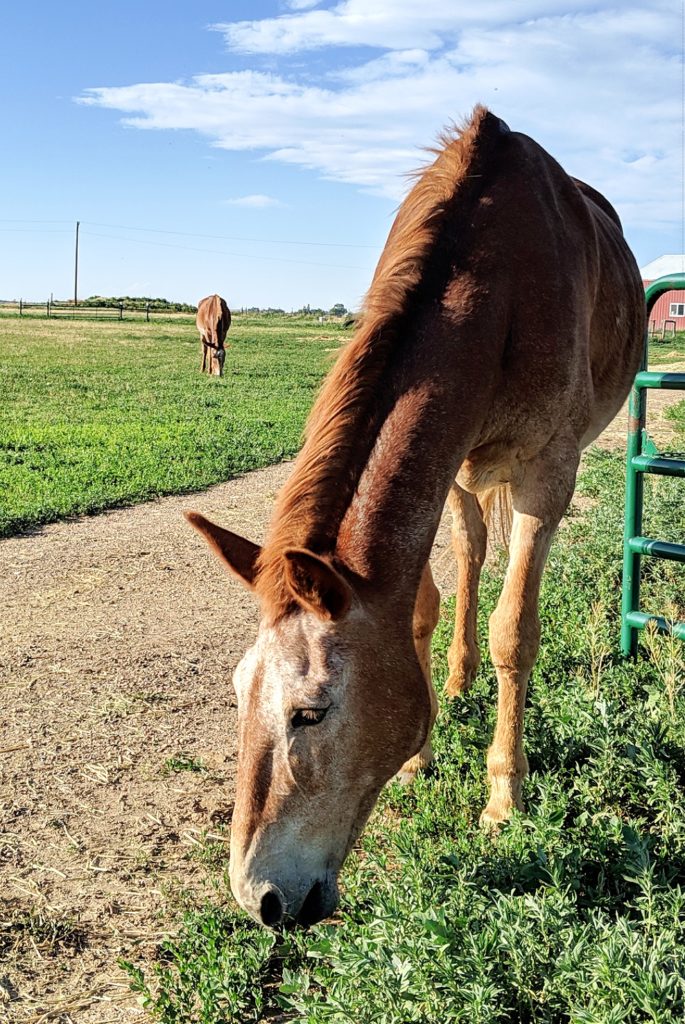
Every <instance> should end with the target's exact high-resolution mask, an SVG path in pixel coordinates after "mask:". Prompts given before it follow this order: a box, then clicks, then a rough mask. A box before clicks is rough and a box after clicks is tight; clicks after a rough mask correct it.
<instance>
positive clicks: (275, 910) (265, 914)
mask: <svg viewBox="0 0 685 1024" xmlns="http://www.w3.org/2000/svg"><path fill="white" fill-rule="evenodd" d="M259 916H260V917H261V919H262V924H265V925H266V927H267V928H273V927H274V925H277V924H280V922H281V920H282V919H283V906H282V904H281V901H280V899H279V896H278V894H277V893H276V892H274V890H273V889H268V890H267V892H265V893H264V895H263V896H262V902H261V903H260V905H259Z"/></svg>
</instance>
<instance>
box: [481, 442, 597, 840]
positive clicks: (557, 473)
mask: <svg viewBox="0 0 685 1024" xmlns="http://www.w3.org/2000/svg"><path fill="white" fill-rule="evenodd" d="M578 458H579V453H578V446H577V444H576V443H575V442H574V441H572V440H564V439H557V438H553V439H552V441H551V442H550V444H549V445H548V448H547V449H546V450H545V452H544V453H543V454H542V455H541V456H540V457H539V458H538V459H536V460H535V461H534V462H532V463H529V464H528V466H527V467H526V472H525V475H524V477H523V479H522V481H521V482H520V483H517V484H516V485H513V484H512V499H513V504H514V522H513V528H512V534H511V543H510V547H509V566H508V568H507V573H506V576H505V579H504V586H503V588H502V593H501V596H500V599H499V602H498V604H497V607H496V609H495V611H494V612H493V614H492V615H491V617H490V653H491V655H492V661H493V664H494V666H495V669H496V671H497V685H498V702H497V725H496V727H495V735H494V737H493V741H492V745H491V747H490V749H489V751H488V759H487V764H488V778H489V781H490V799H489V801H488V805H487V807H486V808H485V810H484V811H483V814H482V815H481V821H483V822H484V823H486V824H487V823H491V824H497V823H499V822H502V821H504V820H505V819H506V818H508V817H509V816H510V814H511V812H512V810H513V809H514V808H515V807H516V808H519V809H521V808H522V807H523V804H522V801H521V784H522V782H523V779H524V778H525V776H526V775H527V774H528V760H527V758H526V755H525V753H524V750H523V715H524V706H525V703H526V690H527V687H528V679H529V677H530V673H531V670H532V668H533V664H534V662H535V658H536V656H537V652H538V647H539V644H540V618H539V615H538V598H539V594H540V580H541V577H542V571H543V569H544V567H545V562H546V561H547V555H548V553H549V549H550V545H551V543H552V538H553V537H554V533H555V531H556V528H557V526H558V525H559V521H560V519H561V517H562V515H563V514H564V511H565V509H566V507H567V506H568V503H569V501H570V500H571V496H572V494H573V489H574V486H575V479H576V470H577V468H578Z"/></svg>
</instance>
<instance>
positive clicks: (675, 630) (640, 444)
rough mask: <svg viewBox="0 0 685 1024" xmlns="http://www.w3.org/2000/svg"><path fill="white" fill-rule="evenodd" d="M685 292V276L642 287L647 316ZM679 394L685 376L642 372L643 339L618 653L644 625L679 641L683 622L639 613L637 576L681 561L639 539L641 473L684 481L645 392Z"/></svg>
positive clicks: (678, 552)
mask: <svg viewBox="0 0 685 1024" xmlns="http://www.w3.org/2000/svg"><path fill="white" fill-rule="evenodd" d="M683 287H685V274H673V275H670V276H668V277H660V278H658V280H656V281H652V282H651V284H649V285H648V286H647V290H646V292H645V301H646V304H647V313H648V316H649V313H650V312H651V310H652V308H653V307H654V305H655V303H656V301H657V299H658V298H659V296H660V295H663V294H664V292H667V291H671V290H673V289H675V288H679V289H680V288H683ZM656 388H658V389H662V390H668V391H685V373H659V372H658V371H657V372H654V371H649V370H648V369H647V339H645V347H644V352H643V356H642V365H641V367H640V371H639V373H638V374H637V376H636V377H635V381H634V383H633V388H632V391H631V392H630V399H629V403H628V448H627V457H626V502H625V520H624V529H623V587H622V598H621V650H622V651H623V653H624V654H626V655H632V656H633V657H634V656H635V655H636V654H637V640H638V632H639V630H641V629H646V628H647V627H648V626H649V624H650V623H651V624H652V625H653V628H655V629H657V630H658V631H659V632H660V633H672V634H673V635H674V636H677V637H679V638H680V639H681V640H685V622H669V621H668V620H667V619H666V618H665V617H664V616H663V615H656V614H651V613H650V614H648V613H645V612H642V611H640V575H641V564H640V563H641V559H642V558H643V557H645V556H646V557H651V558H666V559H669V560H670V561H674V562H685V544H673V543H671V542H669V541H664V540H658V539H656V538H653V537H644V536H643V535H642V505H643V482H644V476H645V473H655V474H657V475H658V476H671V477H680V478H681V479H682V478H685V457H683V453H681V452H660V451H658V449H657V447H656V445H655V444H654V442H653V441H652V439H651V437H650V436H649V434H648V433H647V429H646V419H647V392H648V391H651V390H654V389H656Z"/></svg>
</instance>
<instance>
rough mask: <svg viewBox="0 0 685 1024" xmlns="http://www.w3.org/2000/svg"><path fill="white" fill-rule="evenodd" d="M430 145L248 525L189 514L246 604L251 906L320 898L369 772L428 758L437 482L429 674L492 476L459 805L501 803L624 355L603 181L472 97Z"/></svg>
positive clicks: (509, 793) (243, 685) (245, 812)
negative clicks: (482, 775)
mask: <svg viewBox="0 0 685 1024" xmlns="http://www.w3.org/2000/svg"><path fill="white" fill-rule="evenodd" d="M441 141H442V145H441V148H440V149H439V151H438V153H437V158H436V160H435V162H434V163H433V164H432V165H431V166H429V167H427V168H426V169H425V170H424V171H423V172H422V173H421V174H420V176H419V178H418V181H417V182H416V184H415V186H414V188H413V189H412V191H411V192H410V194H409V196H408V197H407V198H406V200H405V201H404V203H403V204H402V206H401V207H400V210H399V213H398V215H397V218H396V220H395V223H394V225H393V227H392V230H391V232H390V236H389V238H388V241H387V243H386V246H385V249H384V251H383V254H382V255H381V258H380V261H379V264H378V267H377V269H376V272H375V275H374V278H373V282H372V284H371V288H370V290H369V294H368V296H367V299H366V305H365V310H364V315H363V319H362V321H361V324H360V326H359V327H358V329H357V331H356V334H355V336H354V337H353V339H352V340H351V342H350V343H349V345H348V346H347V347H346V348H345V350H344V351H343V353H342V354H341V356H340V357H339V359H338V362H337V364H336V366H335V367H334V369H333V371H332V372H331V374H330V375H329V377H328V379H327V381H326V383H325V384H324V386H323V389H322V391H321V393H320V395H319V398H318V400H317V402H316V405H315V406H314V410H313V412H312V414H311V417H310V419H309V424H308V428H307V435H306V440H305V444H304V447H303V448H302V451H301V452H300V455H299V457H298V459H297V461H296V463H295V466H294V469H293V472H292V475H291V477H290V479H289V481H288V482H287V484H286V485H285V487H284V488H283V490H282V491H281V493H280V495H279V497H278V499H277V502H276V508H275V512H274V516H273V520H272V525H271V529H270V533H269V535H268V537H267V541H266V544H265V546H264V547H263V548H262V549H260V548H259V547H258V546H257V545H256V544H253V543H252V542H251V541H248V540H245V539H243V538H242V537H239V536H237V535H236V534H234V533H231V532H230V531H228V530H225V529H223V528H222V527H219V526H216V525H214V524H213V523H210V522H209V521H208V520H206V519H205V518H204V517H203V516H200V515H198V514H196V513H191V514H189V519H190V521H191V523H192V524H193V526H195V528H196V529H197V530H199V532H200V533H201V534H203V536H204V537H205V538H206V540H207V541H208V542H209V544H210V545H211V547H212V548H213V549H214V551H215V552H216V553H217V554H218V555H219V556H220V557H221V558H222V559H223V561H224V562H225V563H226V564H227V565H228V566H229V567H230V568H231V569H232V570H233V572H235V573H236V574H237V575H238V576H239V577H240V578H241V579H242V580H243V582H244V583H245V585H246V586H247V587H249V588H250V589H252V590H254V592H255V593H256V595H257V597H258V598H259V600H260V603H261V621H260V625H259V632H258V635H257V640H256V642H255V644H254V646H253V647H252V648H251V649H250V650H249V651H248V652H247V653H246V654H245V656H244V658H243V659H242V661H241V662H240V664H239V665H238V667H237V669H236V672H235V687H236V692H237V696H238V730H239V737H238V742H239V755H238V777H237V797H236V804H235V813H234V817H233V831H232V840H231V882H232V886H233V891H234V893H235V895H236V897H237V899H238V900H239V902H240V903H241V904H242V906H243V907H244V908H245V909H246V910H248V911H249V912H250V914H252V915H253V916H254V917H255V918H256V919H257V920H258V921H261V922H262V923H264V924H266V925H274V924H276V923H278V922H280V921H281V920H282V919H283V918H284V917H286V916H291V917H294V918H296V919H297V920H299V921H301V922H303V923H309V922H312V921H316V920H319V919H320V918H322V917H324V916H326V915H327V914H329V913H330V912H331V911H332V909H333V908H334V906H335V903H336V899H337V875H338V871H339V869H340V866H341V864H342V863H343V861H344V859H345V857H346V855H347V853H348V852H349V850H350V849H351V847H352V845H353V843H354V842H355V840H356V838H357V836H358V835H359V833H360V831H361V829H362V828H363V826H364V823H365V822H366V819H367V818H368V816H369V813H370V812H371V809H372V808H373V805H374V803H375V801H376V799H377V797H378V794H379V792H380V790H381V788H382V786H383V785H384V783H385V782H387V781H388V779H390V778H391V777H392V776H393V775H394V774H395V773H397V772H398V771H402V772H403V773H404V775H405V776H409V777H410V776H411V775H412V774H413V773H414V772H415V771H416V770H417V768H419V767H421V766H423V765H425V764H427V763H428V762H429V760H430V758H431V746H430V732H431V728H432V725H433V721H434V718H435V714H436V701H435V697H434V694H433V690H432V686H431V682H430V639H431V633H432V631H433V628H434V627H435V624H436V622H437V619H438V612H439V595H438V592H437V590H436V587H435V585H434V583H433V580H432V577H431V572H430V568H429V564H428V557H429V554H430V550H431V546H432V543H433V538H434V536H435V532H436V528H437V525H438V522H439V519H440V514H441V512H442V508H443V505H444V503H445V500H446V499H447V500H448V501H449V504H450V508H451V510H452V513H453V517H454V532H453V542H454V551H455V555H456V560H457V566H458V579H457V599H456V628H455V636H454V642H453V644H452V647H451V650H450V654H449V666H450V677H449V680H448V682H447V692H448V693H449V694H450V695H456V694H459V693H463V692H464V691H465V690H467V689H468V687H469V686H470V685H471V682H472V679H473V676H474V674H475V672H476V668H477V665H478V645H477V637H476V602H477V595H478V581H479V576H480V570H481V566H482V564H483V559H484V556H485V550H486V540H487V521H486V520H487V516H486V515H485V514H484V513H485V512H487V509H488V508H489V507H490V506H492V505H493V503H494V502H495V501H496V500H499V499H501V498H502V496H503V497H504V499H505V501H504V504H505V505H506V504H508V503H510V504H511V506H513V526H512V530H511V542H510V549H509V566H508V569H507V573H506V576H505V579H504V585H503V589H502V594H501V597H500V600H499V603H498V605H497V608H496V610H495V612H494V613H493V615H492V617H491V619H490V651H491V655H492V660H493V662H494V665H495V668H496V671H497V678H498V686H499V700H498V714H497V726H496V729H495V735H494V738H493V742H492V745H491V747H490V750H489V752H488V758H487V767H488V775H489V780H490V799H489V802H488V805H487V807H486V808H485V810H484V812H483V820H484V821H485V822H486V823H494V824H497V823H500V822H502V821H503V820H505V819H506V818H507V817H508V816H509V815H510V814H511V812H512V809H514V808H517V807H519V808H520V807H521V806H522V804H521V784H522V780H523V779H524V777H525V775H526V772H527V761H526V756H525V753H524V750H523V711H524V704H525V699H526V687H527V683H528V678H529V675H530V671H531V668H532V665H533V662H534V660H535V657H536V653H537V650H538V645H539V640H540V622H539V617H538V594H539V587H540V578H541V575H542V571H543V568H544V565H545V561H546V558H547V554H548V551H549V548H550V544H551V541H552V538H553V535H554V532H555V530H556V528H557V525H558V523H559V521H560V519H561V517H562V515H563V513H564V510H565V509H566V507H567V505H568V503H569V501H570V498H571V495H572V493H573V489H574V485H575V478H576V470H577V467H578V462H579V458H580V453H581V451H582V449H583V448H584V447H585V445H587V444H589V443H590V442H591V441H592V440H593V439H594V438H595V437H597V435H598V434H599V433H600V432H601V431H602V430H603V429H604V427H605V426H606V425H607V423H609V421H610V420H611V419H612V418H613V416H614V415H615V414H616V412H617V411H618V409H619V408H620V406H621V403H622V401H623V399H624V397H625V395H626V394H627V392H628V389H629V387H630V383H631V381H632V379H633V376H634V374H635V371H636V370H637V367H638V363H639V360H640V352H641V348H642V341H643V334H644V326H645V312H644V296H643V291H642V283H641V280H640V275H639V272H638V269H637V266H636V264H635V260H634V258H633V256H632V254H631V252H630V250H629V249H628V246H627V245H626V242H625V241H624V238H623V234H622V231H621V226H620V222H619V220H618V217H617V215H616V213H615V212H614V210H613V208H612V207H611V206H610V205H609V203H608V202H607V201H606V200H605V199H604V198H603V197H602V196H601V195H599V194H598V193H597V192H595V191H594V190H593V189H591V188H589V187H588V186H586V185H584V184H583V183H582V182H579V181H575V180H574V179H572V178H570V177H569V176H568V175H567V174H566V173H565V172H564V171H563V170H562V168H561V167H560V166H559V164H558V163H557V162H556V161H555V160H554V159H553V158H552V157H551V156H549V154H548V153H546V152H545V151H544V150H543V149H542V148H541V147H540V146H539V145H537V144H536V143H535V142H534V141H533V140H532V139H530V138H528V137H527V136H525V135H521V134H518V133H516V132H511V131H510V130H509V129H508V128H507V126H506V125H505V124H504V123H503V122H502V121H501V120H500V119H499V118H497V117H495V116H494V115H492V114H490V113H489V112H488V111H486V110H485V109H483V108H482V107H478V108H476V110H475V111H474V113H473V116H472V117H471V119H470V121H469V122H468V124H467V125H466V126H465V127H464V129H463V130H462V131H461V133H460V134H452V135H449V136H447V135H446V136H444V137H443V139H442V140H441Z"/></svg>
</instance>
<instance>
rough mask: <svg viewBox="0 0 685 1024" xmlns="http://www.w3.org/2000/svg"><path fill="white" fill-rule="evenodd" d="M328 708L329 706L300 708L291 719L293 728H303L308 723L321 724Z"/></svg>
mask: <svg viewBox="0 0 685 1024" xmlns="http://www.w3.org/2000/svg"><path fill="white" fill-rule="evenodd" d="M328 710H329V709H328V708H299V709H298V710H297V711H296V712H295V714H294V715H293V717H292V718H291V719H290V724H291V725H292V727H293V729H302V728H304V727H305V726H307V725H321V723H322V722H323V720H324V718H325V717H326V715H327V714H328Z"/></svg>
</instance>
